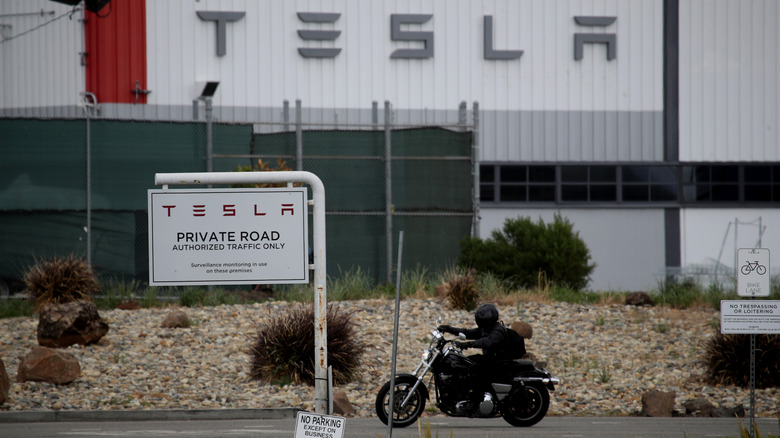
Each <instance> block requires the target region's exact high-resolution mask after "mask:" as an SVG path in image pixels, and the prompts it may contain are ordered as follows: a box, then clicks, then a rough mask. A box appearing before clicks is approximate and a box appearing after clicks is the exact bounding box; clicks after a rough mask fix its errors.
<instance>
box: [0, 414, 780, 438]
mask: <svg viewBox="0 0 780 438" xmlns="http://www.w3.org/2000/svg"><path fill="white" fill-rule="evenodd" d="M0 422H3V418H2V417H0ZM4 423H5V422H4ZM428 423H430V425H431V428H432V430H433V431H434V434H433V436H436V430H437V429H438V434H439V435H438V436H442V437H448V436H450V432H452V437H453V438H505V437H518V436H521V437H523V438H537V437H539V438H541V437H562V438H618V437H619V438H670V437H671V438H674V437H679V438H699V437H738V436H739V429H738V428H739V426H738V423H737V420H736V419H729V418H626V417H619V418H616V417H547V418H545V419H544V420H542V422H541V423H539V424H537V425H536V426H533V427H531V428H515V427H511V426H509V425H508V424H506V423H504V421H503V420H501V419H490V420H475V419H466V418H446V417H432V418H426V419H423V422H422V424H423V425H426V424H428ZM758 423H759V429H760V431H761V433H762V435H763V436H768V434H770V433H771V434H772V435H773V436H777V435H778V421H777V419H769V418H765V419H759V421H758ZM294 432H295V418H294V416H290V417H289V418H275V419H249V420H247V419H232V420H215V419H190V420H181V419H176V420H153V421H69V420H67V421H62V420H58V421H49V422H33V423H23V422H22V423H19V422H15V423H5V424H0V436H3V437H14V438H43V437H47V438H49V437H51V438H55V437H56V438H64V437H174V438H176V437H239V438H240V437H246V438H249V437H253V438H257V437H261V438H265V437H284V438H291V437H293V436H294ZM344 436H345V437H387V426H385V425H383V424H382V423H380V422H379V420H377V419H376V418H348V419H347V422H346V428H345V435H344ZM393 436H395V437H399V438H401V437H403V438H406V437H418V436H419V434H418V432H417V428H416V426H411V427H409V428H405V429H394V430H393Z"/></svg>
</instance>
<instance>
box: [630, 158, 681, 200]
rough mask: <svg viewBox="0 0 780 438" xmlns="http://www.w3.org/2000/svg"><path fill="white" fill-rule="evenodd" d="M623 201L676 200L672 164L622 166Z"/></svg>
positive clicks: (674, 171)
mask: <svg viewBox="0 0 780 438" xmlns="http://www.w3.org/2000/svg"><path fill="white" fill-rule="evenodd" d="M621 174H622V182H623V184H622V189H623V201H626V202H665V201H666V202H668V201H676V200H677V170H676V168H675V167H673V166H622V169H621Z"/></svg>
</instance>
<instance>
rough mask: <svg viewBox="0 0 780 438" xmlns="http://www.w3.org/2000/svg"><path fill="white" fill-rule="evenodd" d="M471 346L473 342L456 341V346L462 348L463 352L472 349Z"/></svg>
mask: <svg viewBox="0 0 780 438" xmlns="http://www.w3.org/2000/svg"><path fill="white" fill-rule="evenodd" d="M471 344H472V343H471V342H460V341H455V346H456V347H458V348H460V349H461V350H465V349H467V348H471Z"/></svg>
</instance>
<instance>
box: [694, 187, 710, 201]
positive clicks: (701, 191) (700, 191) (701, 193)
mask: <svg viewBox="0 0 780 438" xmlns="http://www.w3.org/2000/svg"><path fill="white" fill-rule="evenodd" d="M696 200H697V201H711V200H712V188H711V187H710V185H709V184H699V185H697V186H696Z"/></svg>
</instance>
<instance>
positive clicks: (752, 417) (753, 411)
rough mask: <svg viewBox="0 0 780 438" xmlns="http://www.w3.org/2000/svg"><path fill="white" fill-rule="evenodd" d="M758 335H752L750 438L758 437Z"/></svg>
mask: <svg viewBox="0 0 780 438" xmlns="http://www.w3.org/2000/svg"><path fill="white" fill-rule="evenodd" d="M755 422H756V335H755V334H754V333H751V334H750V438H754V437H755V436H756V432H755V430H754V425H755Z"/></svg>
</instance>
